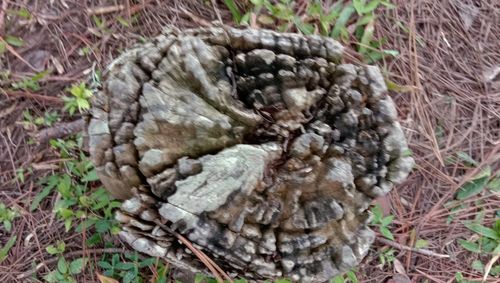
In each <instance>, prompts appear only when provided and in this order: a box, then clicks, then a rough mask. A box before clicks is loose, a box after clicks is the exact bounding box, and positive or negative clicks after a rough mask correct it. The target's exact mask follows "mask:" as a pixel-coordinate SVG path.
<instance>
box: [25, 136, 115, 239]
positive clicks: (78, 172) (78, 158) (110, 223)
mask: <svg viewBox="0 0 500 283" xmlns="http://www.w3.org/2000/svg"><path fill="white" fill-rule="evenodd" d="M81 143H82V139H81V137H77V138H76V139H68V140H61V139H58V140H51V141H50V145H51V146H52V147H53V148H54V149H55V150H56V151H58V152H59V155H60V157H61V158H63V159H65V161H64V162H63V163H62V164H61V166H62V170H63V171H62V172H60V173H55V174H53V175H50V176H47V177H44V178H42V179H41V180H40V182H39V184H40V185H41V186H42V187H43V189H42V191H40V192H39V193H38V194H37V195H36V196H35V198H34V199H33V202H32V203H31V207H30V210H31V211H33V210H35V209H37V207H38V206H39V205H40V203H41V201H42V200H43V199H45V198H46V197H47V196H48V195H49V194H51V193H52V192H57V193H58V194H59V195H60V198H59V200H58V201H57V202H56V204H55V205H54V208H53V211H54V212H55V213H56V215H57V216H58V217H59V219H61V220H63V221H64V224H65V228H66V231H69V230H70V229H71V227H72V225H73V223H74V222H75V221H76V220H81V221H80V223H79V224H78V226H77V227H76V232H82V231H84V230H88V229H90V228H92V227H93V228H95V231H96V233H95V234H93V235H91V236H90V237H89V238H88V241H87V244H88V245H94V244H97V243H98V242H100V241H101V240H102V238H101V234H102V233H105V232H111V233H113V234H114V233H117V232H118V231H119V227H118V223H117V222H116V220H114V218H113V209H114V208H117V207H119V206H120V202H118V201H114V200H111V198H110V196H109V194H108V193H107V192H106V190H104V189H103V188H96V189H92V188H91V187H90V184H91V183H92V182H94V181H97V180H98V177H97V174H96V172H95V170H94V167H93V165H92V163H91V162H90V160H89V159H88V158H87V157H86V156H85V154H84V153H83V152H82V151H81V150H80V147H81Z"/></svg>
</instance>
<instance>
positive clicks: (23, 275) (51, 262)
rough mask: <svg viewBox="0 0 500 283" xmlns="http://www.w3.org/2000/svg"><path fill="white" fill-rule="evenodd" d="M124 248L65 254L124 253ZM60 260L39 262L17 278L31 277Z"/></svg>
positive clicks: (68, 256) (71, 256)
mask: <svg viewBox="0 0 500 283" xmlns="http://www.w3.org/2000/svg"><path fill="white" fill-rule="evenodd" d="M123 251H124V249H118V248H107V249H90V250H84V251H83V250H81V251H74V252H69V253H66V254H64V257H65V258H73V257H77V256H83V255H85V254H112V253H122V252H123ZM58 260H59V257H54V258H51V259H49V260H47V261H44V262H41V263H39V264H38V265H37V266H36V267H35V269H32V270H30V271H27V272H25V273H21V274H19V275H18V276H17V279H23V278H27V277H30V276H31V275H33V274H35V273H36V272H37V271H38V270H40V269H41V268H42V267H43V266H47V265H51V264H54V263H56V262H57V261H58Z"/></svg>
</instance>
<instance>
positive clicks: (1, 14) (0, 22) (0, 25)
mask: <svg viewBox="0 0 500 283" xmlns="http://www.w3.org/2000/svg"><path fill="white" fill-rule="evenodd" d="M8 5H9V0H3V2H2V7H0V35H3V34H4V30H3V29H4V23H5V11H7V6H8Z"/></svg>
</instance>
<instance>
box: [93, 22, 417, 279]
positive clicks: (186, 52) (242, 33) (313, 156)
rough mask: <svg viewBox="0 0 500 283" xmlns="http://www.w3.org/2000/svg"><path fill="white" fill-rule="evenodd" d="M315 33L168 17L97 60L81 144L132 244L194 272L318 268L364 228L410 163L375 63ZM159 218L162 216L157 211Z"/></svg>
mask: <svg viewBox="0 0 500 283" xmlns="http://www.w3.org/2000/svg"><path fill="white" fill-rule="evenodd" d="M341 56H342V46H341V45H340V44H339V43H338V42H336V41H334V40H332V39H330V38H324V37H320V36H301V35H298V34H289V33H277V32H273V31H268V30H251V29H247V30H240V29H233V28H222V27H214V28H207V29H193V30H186V31H183V32H179V31H175V30H170V31H165V32H164V33H163V34H162V35H160V36H158V37H156V38H154V39H152V40H151V41H150V42H148V43H145V44H143V45H140V46H137V47H136V48H134V49H131V50H129V51H127V52H126V53H124V54H123V55H122V56H120V57H119V58H118V59H117V60H115V61H114V63H112V65H111V66H110V67H109V69H108V70H107V72H106V74H105V76H104V81H103V87H102V90H101V91H100V92H99V93H98V94H97V95H96V96H95V97H94V98H93V101H92V110H91V115H90V117H89V119H88V125H87V130H88V135H89V144H90V151H91V158H92V161H93V163H94V164H95V166H96V168H97V172H98V175H99V177H100V179H101V181H102V183H103V184H104V186H105V187H106V188H107V189H108V190H109V191H110V192H111V193H112V194H113V195H114V196H116V197H117V198H121V199H124V200H125V201H124V202H123V205H122V207H121V209H120V210H119V211H117V214H116V218H117V219H118V220H119V221H120V222H121V223H122V224H123V230H122V232H121V233H120V236H121V238H122V239H124V240H125V241H127V242H128V243H129V244H130V245H131V246H132V247H133V248H134V249H136V250H138V251H140V252H143V253H146V254H149V255H151V256H159V257H163V258H165V259H166V260H168V261H169V262H171V263H173V264H174V265H176V266H180V267H182V268H188V269H190V270H193V271H204V266H203V264H202V263H201V262H200V261H199V260H197V258H196V256H195V255H193V254H192V252H191V251H190V250H189V249H187V248H186V247H185V246H183V245H182V244H181V243H179V242H178V241H177V239H176V238H175V236H174V235H172V234H171V233H169V232H168V231H165V230H164V229H162V226H161V225H157V224H156V223H155V221H160V222H161V223H164V224H165V225H166V226H168V227H170V229H172V230H175V231H176V232H178V233H179V234H181V235H184V236H185V237H186V238H187V239H189V241H191V242H192V243H193V245H194V246H195V247H196V248H198V249H200V250H202V251H203V252H204V253H205V254H207V255H209V256H210V257H211V258H212V259H213V260H214V261H215V262H217V263H218V264H219V265H220V266H221V267H222V268H223V269H224V270H225V271H227V272H228V273H229V274H230V275H235V276H236V275H238V276H243V277H245V278H248V279H255V280H261V279H267V278H276V277H287V278H290V279H291V280H293V281H302V282H324V281H326V280H328V279H329V278H331V277H333V276H335V275H337V274H339V273H340V272H344V271H347V270H349V269H350V268H352V267H353V266H355V265H356V264H358V263H359V261H360V260H361V259H362V258H363V256H364V255H365V254H366V253H367V251H368V248H369V246H370V244H371V243H372V242H373V240H374V234H373V232H372V231H371V230H370V229H369V228H367V221H368V213H367V209H368V206H369V204H370V202H371V201H372V199H373V198H375V197H378V196H381V195H384V194H386V193H387V192H388V191H389V190H391V188H392V187H393V184H397V183H400V182H401V181H403V180H404V179H405V178H406V176H407V175H408V173H409V171H410V170H411V167H412V166H413V159H412V158H411V157H409V156H408V155H407V154H406V153H407V152H408V147H407V144H406V141H405V137H404V135H403V132H402V130H401V127H400V125H399V123H398V122H397V119H396V114H397V113H396V109H395V106H394V103H393V101H392V100H391V98H390V97H389V96H388V95H387V89H386V86H385V83H384V79H383V77H382V75H381V74H380V71H379V69H378V68H377V67H374V66H355V65H352V64H340V58H341ZM163 227H165V226H163Z"/></svg>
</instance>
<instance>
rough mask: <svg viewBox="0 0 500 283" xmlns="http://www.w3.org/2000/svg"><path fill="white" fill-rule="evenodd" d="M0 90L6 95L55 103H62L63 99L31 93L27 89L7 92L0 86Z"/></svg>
mask: <svg viewBox="0 0 500 283" xmlns="http://www.w3.org/2000/svg"><path fill="white" fill-rule="evenodd" d="M0 91H1V92H2V93H3V94H4V95H6V96H17V97H28V98H32V99H35V100H42V101H46V102H51V103H57V104H60V103H63V100H62V99H61V98H60V97H55V96H48V95H41V94H36V93H31V92H28V91H9V92H6V91H5V90H3V89H1V88H0Z"/></svg>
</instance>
